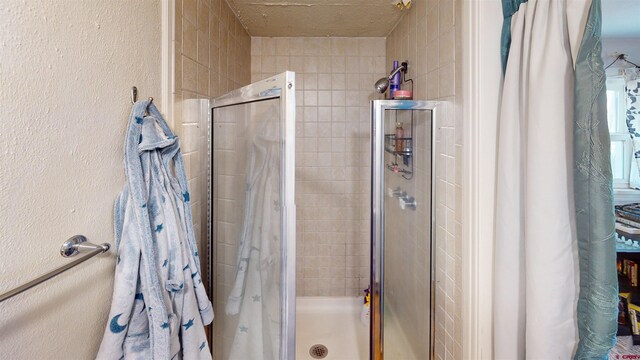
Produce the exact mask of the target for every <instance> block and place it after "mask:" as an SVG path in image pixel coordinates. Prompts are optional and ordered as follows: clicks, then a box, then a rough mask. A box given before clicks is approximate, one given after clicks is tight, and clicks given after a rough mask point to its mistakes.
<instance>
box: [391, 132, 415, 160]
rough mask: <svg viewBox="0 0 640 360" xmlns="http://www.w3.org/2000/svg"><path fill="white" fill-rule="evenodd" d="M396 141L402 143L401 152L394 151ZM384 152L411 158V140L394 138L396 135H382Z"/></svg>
mask: <svg viewBox="0 0 640 360" xmlns="http://www.w3.org/2000/svg"><path fill="white" fill-rule="evenodd" d="M396 141H402V142H403V144H402V145H403V146H402V147H403V148H404V149H403V150H402V151H397V150H396ZM384 151H386V152H388V153H389V154H392V155H400V156H412V155H413V139H412V138H407V137H402V138H396V134H385V135H384Z"/></svg>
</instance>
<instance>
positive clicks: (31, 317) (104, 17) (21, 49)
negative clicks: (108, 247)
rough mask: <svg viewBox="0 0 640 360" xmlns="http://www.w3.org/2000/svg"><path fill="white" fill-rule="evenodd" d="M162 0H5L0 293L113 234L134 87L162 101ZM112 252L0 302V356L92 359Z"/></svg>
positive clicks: (0, 50)
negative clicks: (79, 244) (66, 247)
mask: <svg viewBox="0 0 640 360" xmlns="http://www.w3.org/2000/svg"><path fill="white" fill-rule="evenodd" d="M160 12H161V9H160V2H159V1H149V0H145V1H140V0H135V1H133V0H131V1H124V0H121V1H115V2H114V1H105V0H94V1H91V2H79V1H56V2H49V1H44V2H43V1H20V2H18V1H13V0H1V1H0V19H2V21H0V79H1V80H0V83H1V84H2V85H1V86H0V159H1V164H2V165H1V166H0V229H1V230H0V244H2V248H3V251H2V252H0V292H4V291H5V290H9V289H10V288H13V287H14V286H17V285H20V284H21V283H23V282H25V281H28V280H31V279H32V278H35V277H36V276H39V275H41V274H43V273H45V272H47V271H49V270H52V269H53V268H55V267H58V266H61V265H63V264H65V263H67V262H68V261H69V260H67V259H63V258H62V257H61V256H60V255H59V252H58V251H59V248H60V245H61V244H62V242H63V241H64V240H66V239H67V238H68V237H70V236H72V235H75V234H84V235H86V236H87V237H88V238H89V240H90V241H93V242H96V243H102V242H110V243H112V239H113V230H112V229H113V210H112V209H113V201H114V199H115V196H116V194H117V193H118V192H119V191H120V190H121V189H122V187H123V185H124V181H125V178H124V168H123V165H122V157H123V150H122V147H123V142H124V134H125V128H126V124H127V119H128V115H129V111H130V107H131V105H130V102H129V90H130V88H131V86H132V85H136V86H137V87H138V89H139V90H140V94H141V96H154V97H156V98H157V99H159V98H160V46H161V45H160V44H161V38H160V36H161V32H160V23H161V19H160V18H161V14H160ZM114 266H115V255H114V252H110V254H109V255H101V256H98V257H96V258H94V259H91V260H89V261H87V262H85V263H83V264H81V265H79V266H77V267H76V268H74V269H73V270H71V271H69V272H66V273H64V274H62V275H59V276H58V277H56V278H54V279H52V280H49V281H47V282H46V283H44V284H41V285H39V286H38V287H36V288H34V289H32V290H29V291H28V292H25V293H23V294H21V295H18V296H16V297H14V298H12V299H10V300H7V301H5V302H3V303H2V304H0V358H3V359H90V358H94V357H95V354H96V352H97V349H98V346H99V344H100V341H101V339H102V334H103V331H104V328H105V324H106V319H107V315H108V312H109V306H110V302H111V290H112V281H113V273H114Z"/></svg>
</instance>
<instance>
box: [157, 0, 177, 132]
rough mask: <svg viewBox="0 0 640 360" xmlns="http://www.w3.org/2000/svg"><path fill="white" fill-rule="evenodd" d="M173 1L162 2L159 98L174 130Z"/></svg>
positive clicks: (161, 109) (162, 110) (174, 4)
mask: <svg viewBox="0 0 640 360" xmlns="http://www.w3.org/2000/svg"><path fill="white" fill-rule="evenodd" d="M175 8H176V3H175V0H162V29H161V32H162V49H161V52H162V56H161V58H162V60H161V76H160V84H161V90H160V91H161V97H160V100H161V101H160V111H161V112H162V113H163V114H164V115H165V118H167V119H170V122H171V125H172V126H173V127H174V128H175V125H176V124H175V123H174V118H175V117H174V116H173V94H174V76H173V74H174V68H175V59H174V48H175V42H174V29H175V14H176V11H175Z"/></svg>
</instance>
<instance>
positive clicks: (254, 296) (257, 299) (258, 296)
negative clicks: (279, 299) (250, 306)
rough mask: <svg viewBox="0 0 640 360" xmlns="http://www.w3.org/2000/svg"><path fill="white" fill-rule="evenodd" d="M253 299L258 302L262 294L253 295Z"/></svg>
mask: <svg viewBox="0 0 640 360" xmlns="http://www.w3.org/2000/svg"><path fill="white" fill-rule="evenodd" d="M251 299H253V302H258V301H260V295H253V296H252V297H251Z"/></svg>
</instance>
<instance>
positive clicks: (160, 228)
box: [156, 224, 164, 233]
mask: <svg viewBox="0 0 640 360" xmlns="http://www.w3.org/2000/svg"><path fill="white" fill-rule="evenodd" d="M163 228H164V226H162V224H158V225H157V226H156V232H157V233H159V232H161V231H162V229H163Z"/></svg>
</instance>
